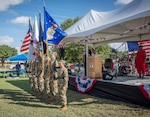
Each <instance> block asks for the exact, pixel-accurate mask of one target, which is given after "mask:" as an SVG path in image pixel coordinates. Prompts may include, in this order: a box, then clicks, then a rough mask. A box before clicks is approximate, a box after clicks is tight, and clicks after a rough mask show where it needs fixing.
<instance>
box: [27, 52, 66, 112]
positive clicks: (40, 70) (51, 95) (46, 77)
mask: <svg viewBox="0 0 150 117" xmlns="http://www.w3.org/2000/svg"><path fill="white" fill-rule="evenodd" d="M56 56H57V53H56V52H53V53H52V54H51V55H50V57H43V58H42V57H41V56H37V57H36V59H35V60H31V61H29V63H28V65H29V67H28V71H27V74H28V77H29V82H30V87H31V90H32V92H33V93H35V95H36V96H37V97H38V98H43V97H44V95H46V98H47V99H46V101H47V102H48V103H50V104H57V103H58V102H60V103H61V105H62V106H61V107H60V108H59V109H60V110H67V96H66V92H67V88H68V80H69V78H68V70H67V68H66V67H65V61H64V60H60V61H57V60H56Z"/></svg>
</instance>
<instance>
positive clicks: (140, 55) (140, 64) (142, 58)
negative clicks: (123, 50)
mask: <svg viewBox="0 0 150 117" xmlns="http://www.w3.org/2000/svg"><path fill="white" fill-rule="evenodd" d="M135 67H136V69H137V72H138V74H139V78H141V77H142V78H144V75H145V72H146V53H145V51H144V50H143V49H142V45H139V50H138V52H137V54H136V57H135Z"/></svg>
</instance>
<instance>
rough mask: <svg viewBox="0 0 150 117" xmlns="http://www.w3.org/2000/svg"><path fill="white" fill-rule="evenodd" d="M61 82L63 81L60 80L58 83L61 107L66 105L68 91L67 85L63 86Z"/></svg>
mask: <svg viewBox="0 0 150 117" xmlns="http://www.w3.org/2000/svg"><path fill="white" fill-rule="evenodd" d="M61 80H64V79H60V80H59V81H58V97H57V98H59V100H60V103H61V105H67V95H66V93H67V89H68V83H67V84H64V83H63V82H62V81H61Z"/></svg>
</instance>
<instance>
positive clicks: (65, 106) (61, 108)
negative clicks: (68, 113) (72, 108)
mask: <svg viewBox="0 0 150 117" xmlns="http://www.w3.org/2000/svg"><path fill="white" fill-rule="evenodd" d="M59 109H60V110H67V105H63V106H62V107H60V108H59Z"/></svg>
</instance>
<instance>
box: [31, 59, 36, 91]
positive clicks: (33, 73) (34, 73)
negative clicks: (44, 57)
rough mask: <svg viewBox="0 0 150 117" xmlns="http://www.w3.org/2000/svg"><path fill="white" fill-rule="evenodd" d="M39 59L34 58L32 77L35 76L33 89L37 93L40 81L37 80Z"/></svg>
mask: <svg viewBox="0 0 150 117" xmlns="http://www.w3.org/2000/svg"><path fill="white" fill-rule="evenodd" d="M36 63H37V60H34V61H33V63H32V70H31V71H32V77H33V82H34V83H33V89H34V92H35V93H38V81H37V66H36Z"/></svg>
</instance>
